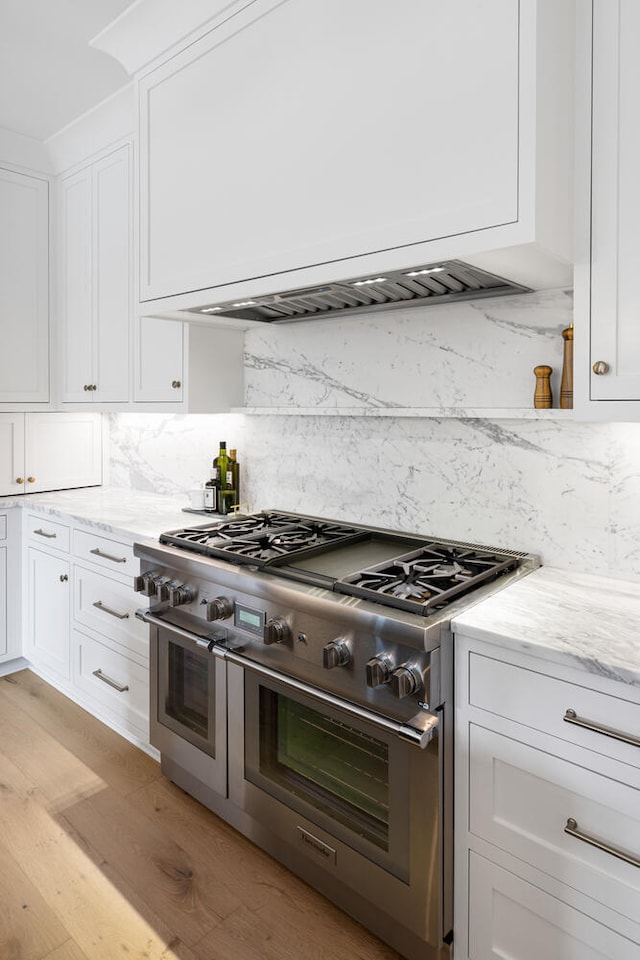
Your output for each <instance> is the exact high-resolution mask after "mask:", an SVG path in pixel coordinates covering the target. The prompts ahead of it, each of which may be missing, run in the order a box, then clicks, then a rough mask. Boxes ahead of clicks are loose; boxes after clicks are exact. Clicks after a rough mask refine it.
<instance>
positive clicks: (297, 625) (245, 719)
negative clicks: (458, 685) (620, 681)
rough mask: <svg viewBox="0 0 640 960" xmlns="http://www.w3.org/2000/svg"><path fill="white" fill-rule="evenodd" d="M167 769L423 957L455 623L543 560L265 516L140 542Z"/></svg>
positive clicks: (445, 909) (437, 853)
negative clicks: (455, 617) (477, 602)
mask: <svg viewBox="0 0 640 960" xmlns="http://www.w3.org/2000/svg"><path fill="white" fill-rule="evenodd" d="M135 552H136V555H137V556H138V557H139V558H140V560H141V567H140V570H141V573H140V575H139V576H138V577H137V579H136V589H138V590H139V591H140V592H141V593H142V594H144V595H145V596H147V597H149V598H150V606H149V609H148V610H143V611H140V612H139V616H141V617H142V618H143V619H144V620H146V621H147V622H148V623H149V625H150V641H151V742H152V744H153V745H154V746H156V747H157V748H158V749H159V751H160V754H161V761H162V770H163V773H164V774H165V775H166V776H167V777H169V778H170V779H171V780H173V781H174V782H175V783H177V784H178V785H179V786H181V787H182V788H183V789H185V790H186V791H187V792H189V793H190V794H192V795H193V796H194V797H196V798H197V799H198V800H200V801H201V802H202V803H204V804H205V805H206V806H208V807H209V808H210V809H211V810H213V811H214V812H215V813H217V814H218V815H219V816H221V817H223V818H224V819H225V820H227V821H228V822H229V823H231V824H232V825H233V826H235V827H236V828H237V829H238V830H240V831H241V832H242V833H244V834H245V835H246V836H248V837H250V839H251V840H253V841H254V842H256V843H257V844H258V845H260V846H261V847H263V848H264V849H265V850H267V851H268V852H269V853H270V854H272V855H273V856H274V857H276V858H277V859H278V860H280V861H281V862H282V863H284V864H285V865H286V866H288V867H289V868H290V869H292V870H293V871H294V872H296V873H297V874H299V875H300V876H302V877H303V878H304V879H305V880H306V881H307V882H309V883H310V884H311V885H312V886H314V887H316V888H317V889H318V890H320V891H321V892H322V893H323V894H325V895H326V896H327V897H328V898H330V899H331V900H333V901H334V902H335V903H337V904H338V906H340V907H342V908H343V909H344V910H346V911H347V912H348V913H350V914H352V915H353V916H354V917H356V918H357V919H358V920H360V922H362V923H363V924H364V925H365V926H367V927H368V928H369V929H371V930H372V931H373V932H375V933H376V934H377V935H378V936H380V937H381V938H382V939H383V940H386V941H387V942H388V943H390V944H391V945H392V946H393V947H395V948H396V949H397V950H398V951H399V952H400V953H402V954H404V955H405V956H407V957H410V958H412V960H418V958H420V960H435V958H443V957H446V956H447V955H448V953H449V948H448V944H449V943H450V942H451V930H452V838H453V822H452V812H453V805H452V725H453V717H452V683H453V649H452V641H451V633H450V626H449V625H450V620H451V618H452V616H453V615H454V614H455V613H456V612H458V611H460V610H461V609H463V608H464V607H465V606H468V604H469V603H470V602H475V600H477V599H480V598H481V597H482V596H484V595H487V594H488V593H489V592H492V591H494V590H495V589H497V588H498V587H499V586H502V585H505V584H506V583H508V582H510V581H511V580H512V579H513V578H515V577H519V576H522V575H523V574H524V573H526V572H528V571H529V570H530V569H532V568H533V567H534V566H535V565H536V564H535V558H533V557H529V556H526V555H524V554H520V553H515V552H513V551H496V550H493V549H491V548H484V547H478V546H475V545H470V544H463V543H456V542H453V541H442V540H437V541H436V540H432V539H430V538H428V537H420V536H414V535H410V534H405V533H396V532H392V531H388V530H381V529H376V528H373V527H364V526H355V525H348V524H345V523H341V522H335V521H331V520H325V519H321V518H315V517H306V516H301V515H297V514H291V513H285V512H276V511H270V512H263V513H259V514H252V515H249V516H247V517H237V518H234V519H233V520H226V521H222V522H219V523H213V524H212V523H209V524H207V525H203V526H199V525H198V526H194V527H189V528H186V529H182V530H176V531H171V532H169V533H166V534H163V535H162V536H161V537H160V542H159V543H139V544H136V547H135Z"/></svg>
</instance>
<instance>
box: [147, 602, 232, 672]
mask: <svg viewBox="0 0 640 960" xmlns="http://www.w3.org/2000/svg"><path fill="white" fill-rule="evenodd" d="M136 617H137V618H138V620H144V622H145V623H149V624H151V625H152V626H154V627H161V628H162V629H163V630H168V631H169V633H175V634H176V636H178V637H183V638H184V639H185V640H190V641H191V642H192V643H195V644H196V646H198V647H207V648H208V649H209V650H210V651H211V653H213V654H215V656H216V657H221V658H222V659H223V660H224V659H226V656H227V651H226V650H225V649H224V648H223V647H217V646H211V639H210V638H209V639H207V638H206V637H199V636H198V635H197V634H196V633H191V631H190V630H184V629H183V628H182V627H176V625H175V624H173V623H170V622H169V621H168V620H163V619H162V617H156V616H155V615H154V614H153V613H149V611H148V610H136Z"/></svg>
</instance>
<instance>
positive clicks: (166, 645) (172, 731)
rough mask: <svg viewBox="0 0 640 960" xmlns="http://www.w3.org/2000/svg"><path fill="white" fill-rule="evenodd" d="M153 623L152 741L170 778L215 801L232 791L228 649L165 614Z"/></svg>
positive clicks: (152, 621) (201, 796) (150, 724)
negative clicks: (164, 618) (167, 619)
mask: <svg viewBox="0 0 640 960" xmlns="http://www.w3.org/2000/svg"><path fill="white" fill-rule="evenodd" d="M146 619H147V621H148V622H149V623H150V675H151V683H150V694H151V695H150V722H149V730H150V740H151V743H152V744H153V746H154V747H157V749H158V750H159V751H160V753H161V757H162V770H163V773H165V774H166V775H167V776H168V777H169V778H170V779H172V780H175V782H176V783H179V784H180V786H182V787H184V789H186V790H188V791H189V792H192V791H193V790H195V791H196V792H194V793H193V795H194V796H196V797H197V798H198V799H200V800H202V802H203V803H207V804H208V805H210V802H209V801H210V799H211V794H212V793H213V794H217V795H220V796H223V797H226V796H227V722H226V715H227V689H226V664H225V661H224V654H223V653H222V652H221V651H219V650H218V649H217V648H215V647H214V648H213V649H209V645H208V644H207V643H206V642H205V641H203V640H200V639H199V638H197V637H195V636H194V635H192V634H189V633H188V632H187V631H185V630H182V629H181V628H179V627H176V626H174V625H173V624H170V623H166V622H163V621H161V620H160V618H156V617H154V618H153V619H152V618H151V616H147V617H146Z"/></svg>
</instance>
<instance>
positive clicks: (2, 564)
mask: <svg viewBox="0 0 640 960" xmlns="http://www.w3.org/2000/svg"><path fill="white" fill-rule="evenodd" d="M8 601H9V598H8V596H7V548H6V547H4V546H0V657H3V656H4V655H5V653H6V652H7V622H8V616H7V611H8Z"/></svg>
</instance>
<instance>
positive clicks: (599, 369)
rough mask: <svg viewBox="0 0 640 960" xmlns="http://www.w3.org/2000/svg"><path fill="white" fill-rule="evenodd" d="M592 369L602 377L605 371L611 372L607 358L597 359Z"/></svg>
mask: <svg viewBox="0 0 640 960" xmlns="http://www.w3.org/2000/svg"><path fill="white" fill-rule="evenodd" d="M592 369H593V372H594V373H595V374H596V376H598V377H602V376H603V375H604V374H605V373H609V369H610V368H609V364H608V363H607V362H606V361H605V360H596V362H595V363H594V365H593V367H592Z"/></svg>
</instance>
